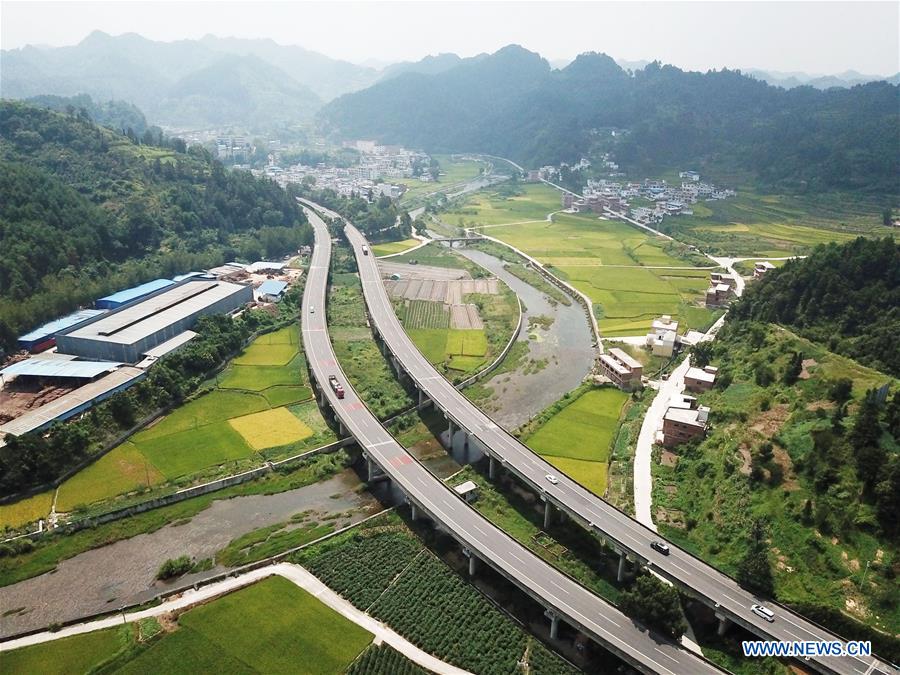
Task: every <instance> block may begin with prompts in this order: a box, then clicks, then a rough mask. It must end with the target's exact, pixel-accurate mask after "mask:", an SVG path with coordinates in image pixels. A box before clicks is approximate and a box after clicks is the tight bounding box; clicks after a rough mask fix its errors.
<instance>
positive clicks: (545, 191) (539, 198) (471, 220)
mask: <svg viewBox="0 0 900 675" xmlns="http://www.w3.org/2000/svg"><path fill="white" fill-rule="evenodd" d="M521 191H522V194H519V195H513V196H507V195H506V194H505V192H506V191H504V190H502V189H500V190H493V191H487V192H486V191H482V192H477V193H475V194H474V195H473V196H472V197H470V198H469V200H468V202H467V203H466V205H465V206H461V207H458V208H455V209H452V210H449V211H446V212H444V213H443V214H441V220H442V221H444V222H445V223H447V224H448V225H452V226H464V227H470V226H478V225H500V224H504V223H518V222H524V221H535V220H537V221H546V219H547V214H548V213H551V212H553V211H559V210H560V209H561V208H562V205H561V198H560V192H559V190H557V189H556V188H552V187H550V186H549V185H544V184H543V183H535V184H529V185H524V186H522V187H521ZM491 234H493V232H491Z"/></svg>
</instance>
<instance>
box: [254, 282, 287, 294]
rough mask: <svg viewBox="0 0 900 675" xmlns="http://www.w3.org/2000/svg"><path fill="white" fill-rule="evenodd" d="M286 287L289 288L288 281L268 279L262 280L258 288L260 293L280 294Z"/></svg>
mask: <svg viewBox="0 0 900 675" xmlns="http://www.w3.org/2000/svg"><path fill="white" fill-rule="evenodd" d="M285 288H287V282H286V281H276V280H275V279H268V280H267V281H264V282H262V283H261V284H260V285H259V288H257V289H256V290H257V292H258V293H259V295H278V294H279V293H283V292H284V289H285Z"/></svg>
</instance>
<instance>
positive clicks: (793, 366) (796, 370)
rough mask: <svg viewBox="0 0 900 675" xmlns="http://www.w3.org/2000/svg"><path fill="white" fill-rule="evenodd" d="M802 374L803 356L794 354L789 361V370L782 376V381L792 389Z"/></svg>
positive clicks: (797, 353)
mask: <svg viewBox="0 0 900 675" xmlns="http://www.w3.org/2000/svg"><path fill="white" fill-rule="evenodd" d="M802 372H803V354H802V353H800V352H794V353H793V354H792V355H791V359H790V361H788V365H787V368H786V369H785V371H784V375H783V376H782V378H781V381H782V382H784V383H785V384H786V385H787V386H789V387H790V386H792V385H793V384H794V383H795V382H796V381H797V379H798V378H799V377H800V373H802Z"/></svg>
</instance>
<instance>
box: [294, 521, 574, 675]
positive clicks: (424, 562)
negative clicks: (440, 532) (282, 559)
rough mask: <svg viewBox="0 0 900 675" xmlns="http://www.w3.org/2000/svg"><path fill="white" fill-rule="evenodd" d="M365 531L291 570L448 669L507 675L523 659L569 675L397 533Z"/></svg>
mask: <svg viewBox="0 0 900 675" xmlns="http://www.w3.org/2000/svg"><path fill="white" fill-rule="evenodd" d="M392 518H396V516H392ZM369 527H370V530H369V531H367V530H365V529H363V530H361V531H359V532H357V533H354V534H353V535H342V536H340V537H338V538H336V539H333V540H331V541H329V542H324V543H322V544H317V545H315V546H313V547H312V548H311V549H307V550H306V551H303V552H302V553H300V554H298V556H297V562H299V563H300V564H302V565H304V566H305V567H306V568H307V569H309V570H310V571H311V572H312V573H313V574H315V575H316V576H317V577H319V578H320V579H321V580H322V581H323V582H324V583H326V584H327V585H328V586H330V587H331V588H333V589H334V590H336V591H337V592H339V593H340V594H341V595H343V596H344V597H345V598H347V599H348V600H349V601H350V602H352V603H353V604H354V605H356V606H357V607H358V608H360V609H362V610H365V611H368V612H369V613H370V614H372V615H373V616H375V617H376V618H379V619H381V620H382V621H384V622H385V623H387V624H388V625H389V626H390V627H391V628H393V629H394V630H396V631H397V632H399V633H400V634H402V635H404V636H405V637H406V638H407V639H409V640H410V641H412V642H414V643H415V644H416V645H417V646H419V647H420V648H421V649H423V650H425V651H427V652H429V653H431V654H434V655H435V656H437V657H438V658H440V659H443V660H445V661H447V662H449V663H452V664H453V665H456V666H459V667H461V668H465V669H466V670H469V671H471V672H474V673H479V674H482V673H483V674H485V675H493V674H494V673H498V674H499V673H512V672H517V668H518V663H519V661H520V660H521V659H522V658H523V657H524V656H525V654H526V652H528V653H529V662H530V664H531V665H532V667H535V668H536V667H537V666H538V664H540V665H541V666H542V668H541V670H540V672H542V673H560V674H568V673H575V672H576V671H575V670H573V669H570V668H569V667H568V666H567V665H566V664H565V662H564V661H563V660H562V659H560V658H559V657H558V656H557V655H556V654H554V653H553V652H551V651H549V650H548V649H546V648H545V647H544V646H543V645H542V644H540V643H538V642H536V641H534V640H532V639H531V638H530V637H529V636H528V635H527V634H526V633H525V632H524V631H522V629H520V628H519V627H518V626H517V625H515V624H514V623H513V622H512V621H510V620H509V619H508V618H507V617H506V616H505V615H504V614H502V613H501V612H500V611H499V610H498V609H496V608H495V607H494V606H493V605H492V604H491V603H490V602H489V601H488V600H487V599H486V598H485V597H484V596H482V595H481V593H479V591H478V590H477V589H476V588H475V587H473V586H471V585H469V584H468V583H466V582H465V581H464V580H463V579H462V578H461V577H459V576H458V575H457V574H455V573H454V572H453V571H451V570H450V568H448V567H447V566H446V565H444V563H442V562H441V561H440V560H438V559H437V558H435V557H434V555H433V554H432V553H431V552H430V551H428V550H426V549H424V548H423V547H422V544H421V543H420V542H419V540H418V539H416V538H415V537H414V536H413V535H412V533H410V532H409V531H408V530H407V529H406V527H405V526H403V525H399V524H398V525H375V524H374V523H373V524H371V525H370V526H369Z"/></svg>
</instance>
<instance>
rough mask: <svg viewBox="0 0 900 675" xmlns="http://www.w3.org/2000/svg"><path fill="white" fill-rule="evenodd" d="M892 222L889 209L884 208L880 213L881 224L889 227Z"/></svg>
mask: <svg viewBox="0 0 900 675" xmlns="http://www.w3.org/2000/svg"><path fill="white" fill-rule="evenodd" d="M893 222H894V219H893V216H892V215H891V207H890V206H885V207H884V211H882V212H881V223H882V224H883V225H885V226H886V227H890V226H891V225H892V224H893Z"/></svg>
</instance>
